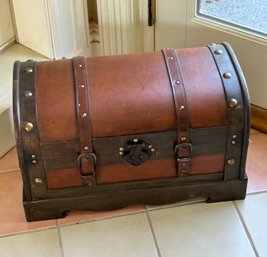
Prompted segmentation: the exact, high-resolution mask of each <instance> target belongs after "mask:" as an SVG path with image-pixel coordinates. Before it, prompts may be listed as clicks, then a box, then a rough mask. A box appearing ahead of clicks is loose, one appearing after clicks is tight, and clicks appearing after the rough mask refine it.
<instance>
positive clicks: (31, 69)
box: [25, 67, 33, 73]
mask: <svg viewBox="0 0 267 257" xmlns="http://www.w3.org/2000/svg"><path fill="white" fill-rule="evenodd" d="M25 71H26V72H27V73H32V72H33V68H31V67H27V68H26V70H25Z"/></svg>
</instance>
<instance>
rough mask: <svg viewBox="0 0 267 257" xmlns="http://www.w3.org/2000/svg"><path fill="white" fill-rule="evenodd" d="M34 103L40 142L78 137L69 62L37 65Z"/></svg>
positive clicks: (71, 72) (61, 61) (70, 64)
mask: <svg viewBox="0 0 267 257" xmlns="http://www.w3.org/2000/svg"><path fill="white" fill-rule="evenodd" d="M36 101H37V103H36V106H37V119H38V128H39V133H40V140H41V141H60V140H71V139H75V138H77V137H78V136H77V135H78V129H77V121H76V110H75V93H74V81H73V71H72V63H71V60H60V61H53V62H49V61H48V62H39V63H37V64H36Z"/></svg>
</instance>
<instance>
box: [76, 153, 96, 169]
mask: <svg viewBox="0 0 267 257" xmlns="http://www.w3.org/2000/svg"><path fill="white" fill-rule="evenodd" d="M84 156H86V157H87V158H86V159H89V158H88V157H89V156H91V157H92V158H93V160H94V166H95V163H96V155H95V154H94V153H82V154H80V155H79V156H78V165H79V166H81V158H82V157H84Z"/></svg>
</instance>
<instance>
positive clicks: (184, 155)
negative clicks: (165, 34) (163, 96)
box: [162, 48, 192, 176]
mask: <svg viewBox="0 0 267 257" xmlns="http://www.w3.org/2000/svg"><path fill="white" fill-rule="evenodd" d="M162 53H163V56H164V59H165V63H166V67H167V71H168V75H169V79H170V84H171V89H172V93H173V99H174V105H175V112H176V121H177V145H176V146H175V152H176V154H177V175H178V176H184V175H188V174H189V172H190V168H191V153H192V144H191V142H190V134H189V111H188V104H187V99H186V94H185V88H184V82H183V78H182V72H181V68H180V63H179V59H178V57H177V53H176V52H175V50H174V49H171V48H167V49H164V50H162Z"/></svg>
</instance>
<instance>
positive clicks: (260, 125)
mask: <svg viewBox="0 0 267 257" xmlns="http://www.w3.org/2000/svg"><path fill="white" fill-rule="evenodd" d="M251 127H252V128H254V129H257V130H259V131H262V132H264V133H267V109H264V108H262V107H260V106H257V105H254V104H251Z"/></svg>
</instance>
